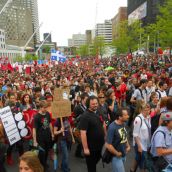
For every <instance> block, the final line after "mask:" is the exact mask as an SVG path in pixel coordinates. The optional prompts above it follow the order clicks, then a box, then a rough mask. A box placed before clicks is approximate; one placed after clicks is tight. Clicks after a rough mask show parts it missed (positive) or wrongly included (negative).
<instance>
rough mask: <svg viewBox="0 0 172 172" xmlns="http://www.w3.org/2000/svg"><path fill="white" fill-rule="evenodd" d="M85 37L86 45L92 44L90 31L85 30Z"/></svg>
mask: <svg viewBox="0 0 172 172" xmlns="http://www.w3.org/2000/svg"><path fill="white" fill-rule="evenodd" d="M85 35H86V43H87V44H91V43H92V31H91V30H86V31H85Z"/></svg>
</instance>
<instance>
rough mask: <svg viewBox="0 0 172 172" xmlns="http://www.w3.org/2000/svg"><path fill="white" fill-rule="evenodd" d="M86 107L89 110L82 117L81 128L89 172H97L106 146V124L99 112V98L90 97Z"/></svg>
mask: <svg viewBox="0 0 172 172" xmlns="http://www.w3.org/2000/svg"><path fill="white" fill-rule="evenodd" d="M86 105H87V110H86V111H85V112H84V114H83V115H82V117H81V121H80V126H79V128H80V132H81V141H82V146H83V150H84V154H85V158H86V164H87V169H88V172H96V164H97V163H98V162H99V160H100V158H101V151H102V148H103V145H104V137H105V131H104V129H103V125H104V122H103V121H102V120H101V119H102V118H101V117H100V114H99V113H98V111H97V108H98V99H97V97H95V96H90V97H89V98H88V100H87V103H86Z"/></svg>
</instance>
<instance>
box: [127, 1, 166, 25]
mask: <svg viewBox="0 0 172 172" xmlns="http://www.w3.org/2000/svg"><path fill="white" fill-rule="evenodd" d="M163 2H164V0H128V20H129V23H132V22H133V21H134V20H142V21H143V24H144V25H146V24H148V23H153V22H155V21H156V16H157V14H158V13H159V10H158V5H162V4H163Z"/></svg>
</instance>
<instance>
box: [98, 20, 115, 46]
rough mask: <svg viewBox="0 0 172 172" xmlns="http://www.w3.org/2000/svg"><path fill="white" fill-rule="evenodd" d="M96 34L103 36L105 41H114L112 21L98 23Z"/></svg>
mask: <svg viewBox="0 0 172 172" xmlns="http://www.w3.org/2000/svg"><path fill="white" fill-rule="evenodd" d="M95 36H96V37H97V36H101V37H103V38H104V40H105V43H111V42H112V21H111V20H105V22H104V23H98V24H96V30H95Z"/></svg>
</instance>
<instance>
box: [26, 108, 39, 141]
mask: <svg viewBox="0 0 172 172" xmlns="http://www.w3.org/2000/svg"><path fill="white" fill-rule="evenodd" d="M37 113H38V111H37V110H27V111H23V118H24V120H25V122H26V126H27V128H28V130H29V132H28V135H27V136H26V137H25V139H26V140H31V139H32V130H33V119H34V116H35V115H36V114H37Z"/></svg>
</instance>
